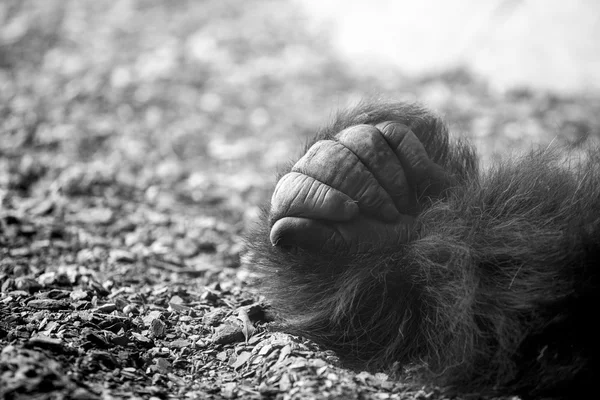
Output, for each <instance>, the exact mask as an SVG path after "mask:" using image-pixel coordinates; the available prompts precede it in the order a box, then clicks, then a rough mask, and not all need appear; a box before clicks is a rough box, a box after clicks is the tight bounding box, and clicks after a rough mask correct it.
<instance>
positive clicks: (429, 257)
mask: <svg viewBox="0 0 600 400" xmlns="http://www.w3.org/2000/svg"><path fill="white" fill-rule="evenodd" d="M598 154H600V152H599V151H598V149H591V150H590V151H589V152H588V153H587V155H586V156H585V157H583V158H580V159H579V161H578V162H573V163H564V162H563V160H564V159H565V157H566V156H567V154H564V151H563V152H561V151H559V150H549V149H545V150H542V151H537V152H531V153H530V154H527V155H525V156H522V157H520V158H514V159H509V160H505V161H504V162H503V163H502V164H499V165H496V166H494V167H493V168H491V169H490V170H489V171H486V172H483V173H482V172H480V171H479V168H478V160H477V156H476V154H475V150H474V149H473V148H472V147H471V146H470V145H469V144H468V143H465V142H463V141H460V140H456V139H451V138H450V137H449V135H448V132H447V129H446V127H445V125H444V124H443V122H442V121H441V119H440V118H438V117H437V116H435V115H434V114H432V113H431V112H429V111H428V110H426V109H424V108H421V107H419V106H415V105H410V104H402V103H364V104H361V105H359V106H358V107H357V108H355V109H352V110H349V111H346V112H342V113H340V114H339V115H338V117H337V118H336V119H335V120H334V121H333V123H332V124H331V125H330V126H328V127H326V128H324V129H323V130H321V131H319V132H318V133H317V135H316V137H315V139H314V140H313V141H312V142H311V143H309V145H308V146H307V148H306V152H305V155H304V156H303V157H302V158H300V160H298V162H296V163H295V164H294V165H293V167H291V169H290V170H288V171H286V173H285V174H284V175H283V176H282V177H281V179H280V181H279V183H278V184H277V187H276V188H275V191H274V193H273V196H272V199H271V202H270V204H268V205H267V206H266V207H265V213H264V216H263V219H262V220H261V223H260V224H259V225H258V226H257V227H256V229H255V230H254V231H253V232H251V233H250V234H249V237H248V239H249V240H248V247H249V251H250V252H249V255H250V259H251V261H252V264H253V265H254V266H255V267H256V268H257V269H258V270H259V271H260V272H261V273H262V275H263V286H262V293H264V294H265V296H266V297H267V298H268V299H269V301H270V303H271V304H272V306H273V307H274V308H275V310H277V311H278V312H279V315H280V316H281V319H282V322H284V324H285V329H286V330H288V331H290V332H293V333H297V334H301V335H304V336H306V337H309V338H311V339H313V340H315V341H317V342H318V343H320V344H321V345H323V346H324V347H326V348H330V349H333V350H335V351H336V352H337V354H338V355H339V356H340V358H341V359H342V360H343V361H344V362H345V363H346V365H348V366H349V367H353V368H357V369H360V370H362V369H365V368H366V369H370V370H374V371H377V370H382V369H383V370H385V371H389V369H390V368H392V367H394V366H400V367H410V369H411V377H410V379H413V380H415V381H416V382H417V383H418V384H422V383H434V384H437V385H444V386H446V385H449V386H452V387H454V388H455V389H456V390H458V391H464V392H466V393H480V394H481V393H492V394H503V395H513V394H518V395H520V396H522V397H524V398H561V399H569V398H578V397H585V396H588V394H589V393H591V392H592V391H594V390H595V388H596V386H597V383H596V379H597V376H598V372H599V371H600V365H599V362H600V345H599V343H600V340H599V339H598V337H600V333H599V332H597V329H596V328H594V326H595V325H593V324H592V322H593V320H594V315H595V313H596V312H597V311H596V310H598V309H600V156H598ZM403 379H406V377H403Z"/></svg>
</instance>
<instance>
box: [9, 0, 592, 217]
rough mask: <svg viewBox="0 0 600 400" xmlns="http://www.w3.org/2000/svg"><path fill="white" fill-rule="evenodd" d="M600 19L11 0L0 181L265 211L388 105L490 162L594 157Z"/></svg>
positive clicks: (359, 1) (539, 13)
mask: <svg viewBox="0 0 600 400" xmlns="http://www.w3.org/2000/svg"><path fill="white" fill-rule="evenodd" d="M599 18H600V5H599V3H597V2H595V1H593V0H572V1H569V2H564V1H562V2H561V1H544V0H483V1H479V2H471V1H466V0H457V1H452V2H448V1H443V0H422V1H391V0H389V1H387V0H370V1H366V0H320V1H319V0H306V1H299V0H244V1H242V0H204V1H193V0H187V1H184V0H182V1H176V2H173V1H167V0H118V1H114V0H1V1H0V155H1V156H2V157H1V160H0V167H1V168H0V184H2V185H3V186H4V185H8V186H9V187H24V188H25V189H27V190H29V189H30V188H35V187H36V186H35V185H36V184H41V187H42V188H43V187H46V186H48V185H51V184H52V182H55V181H56V180H58V181H60V182H63V181H64V182H67V183H68V182H71V181H74V182H75V181H76V182H82V181H86V179H87V181H97V180H100V181H102V180H103V179H104V180H106V179H108V181H110V182H112V183H111V184H118V183H119V182H120V183H122V184H126V185H129V186H131V187H135V188H139V189H141V190H144V191H146V193H148V196H150V197H152V196H155V197H156V198H157V199H158V200H157V201H158V202H159V204H163V203H164V204H165V206H168V205H169V204H171V202H172V201H174V200H173V198H177V199H181V198H183V199H187V200H188V201H189V202H190V203H193V204H205V205H207V207H211V206H212V205H215V204H221V202H224V201H225V202H228V204H230V205H231V204H235V205H237V208H238V209H248V207H249V204H257V203H258V202H260V201H261V200H262V199H263V198H264V197H265V196H266V194H265V193H267V192H268V189H266V188H268V187H269V186H270V185H271V184H272V182H273V180H274V177H273V172H272V171H273V170H274V168H276V167H277V166H278V165H281V164H282V163H286V162H288V161H289V160H292V159H293V158H294V157H296V156H297V155H298V154H299V152H300V150H301V146H302V144H303V143H304V142H305V140H306V138H307V137H309V136H311V135H312V134H313V133H314V132H315V130H316V129H317V128H318V127H319V126H321V125H323V124H324V123H326V122H327V121H329V120H330V119H331V116H332V115H333V113H334V112H335V110H336V109H339V108H343V107H346V106H348V105H351V104H353V103H356V102H357V101H358V100H359V99H361V98H365V97H373V96H377V97H382V98H389V99H396V100H404V101H420V102H423V103H424V104H426V105H428V106H429V107H431V108H433V109H434V110H436V111H438V112H439V113H440V114H442V115H443V116H445V118H446V119H447V120H448V122H449V124H450V126H451V129H452V130H453V132H454V133H455V134H461V135H466V136H469V137H470V138H471V139H472V140H473V141H474V142H475V144H476V145H477V146H478V147H479V149H480V152H481V155H482V160H483V162H484V163H488V162H489V161H491V160H493V159H494V158H497V157H499V155H500V154H503V153H506V152H510V151H523V150H527V149H529V148H531V147H532V146H534V145H536V144H542V145H545V144H548V143H550V142H553V141H555V142H556V141H557V142H560V143H565V144H567V145H568V146H572V147H576V146H580V145H581V144H582V143H586V142H587V141H588V140H592V139H593V138H595V137H597V135H598V134H599V131H600V119H599V118H600V117H599V115H600V102H599V96H598V93H599V92H598V89H599V85H600V79H599V74H600V64H599V63H600V51H599V50H600V41H599V40H598V38H599V37H600V27H599V25H600V24H599V21H600V20H599ZM15 171H16V172H15ZM44 182H45V183H44ZM64 182H63V183H61V184H65V183H64ZM115 182H116V183H115ZM150 189H151V190H150ZM161 196H162V197H161ZM153 198H154V197H153ZM161 202H162V203H161Z"/></svg>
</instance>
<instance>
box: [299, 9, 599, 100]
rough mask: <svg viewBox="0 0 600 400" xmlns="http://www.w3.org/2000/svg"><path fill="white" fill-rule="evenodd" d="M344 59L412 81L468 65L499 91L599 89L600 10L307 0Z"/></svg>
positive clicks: (369, 71) (313, 16)
mask: <svg viewBox="0 0 600 400" xmlns="http://www.w3.org/2000/svg"><path fill="white" fill-rule="evenodd" d="M297 3H298V4H299V5H302V6H303V8H304V9H305V10H307V12H308V14H309V15H310V17H311V19H314V20H315V21H317V23H318V24H326V25H330V26H331V40H332V42H333V43H334V46H335V49H336V50H337V51H338V52H339V54H341V55H343V56H344V57H347V58H348V59H349V60H354V62H352V63H353V64H356V63H361V64H363V65H361V69H360V70H362V71H365V72H367V73H372V70H371V69H369V68H368V64H369V63H371V62H373V61H377V62H379V63H381V64H382V65H384V66H385V67H387V68H394V67H395V68H397V69H400V70H402V71H404V72H406V73H409V74H411V75H413V76H419V75H420V74H423V73H433V72H439V71H443V70H445V69H448V68H457V67H465V68H468V69H469V70H471V71H473V72H474V73H476V74H479V75H481V76H483V77H485V78H486V79H488V80H489V81H490V83H491V84H492V85H493V86H494V87H495V88H497V89H500V90H507V89H511V88H514V87H516V86H528V87H532V88H538V89H547V90H555V91H562V92H571V93H573V92H590V91H597V90H598V89H600V40H598V38H600V4H598V2H596V1H593V0H573V1H568V2H565V1H557V0H483V1H477V2H473V1H468V0H453V1H443V0H422V1H393V0H378V1H365V0H321V1H319V0H304V1H297Z"/></svg>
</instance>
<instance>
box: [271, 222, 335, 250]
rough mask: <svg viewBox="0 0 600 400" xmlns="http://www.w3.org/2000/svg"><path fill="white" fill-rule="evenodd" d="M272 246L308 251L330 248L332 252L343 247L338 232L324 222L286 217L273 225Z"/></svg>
mask: <svg viewBox="0 0 600 400" xmlns="http://www.w3.org/2000/svg"><path fill="white" fill-rule="evenodd" d="M270 239H271V244H273V246H279V247H299V248H302V249H305V250H308V251H322V250H323V249H326V248H330V249H331V251H332V252H334V251H337V250H339V249H341V248H342V247H343V242H342V241H341V238H338V237H337V233H336V231H335V230H334V229H333V228H332V227H331V226H330V225H328V224H326V223H325V222H322V221H318V220H314V219H307V218H297V217H285V218H282V219H280V220H278V221H277V222H275V224H273V227H272V228H271V234H270Z"/></svg>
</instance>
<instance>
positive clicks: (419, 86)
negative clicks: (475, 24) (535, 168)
mask: <svg viewBox="0 0 600 400" xmlns="http://www.w3.org/2000/svg"><path fill="white" fill-rule="evenodd" d="M376 94H377V95H381V96H384V97H387V98H394V99H402V100H419V101H422V102H424V103H426V104H428V105H429V106H431V107H433V108H435V109H437V110H438V111H440V112H441V113H443V114H445V115H446V117H447V119H448V120H449V122H450V124H451V126H452V128H453V130H454V131H455V132H459V133H463V134H466V135H469V136H471V137H472V138H473V140H474V141H475V142H476V143H477V144H478V145H479V146H480V149H481V150H482V154H483V156H484V161H489V160H491V159H493V158H494V157H495V156H496V154H497V153H498V152H502V151H505V150H507V149H519V148H528V147H527V146H530V144H531V143H542V144H544V143H548V142H550V141H552V140H559V141H563V142H565V143H566V144H567V145H569V146H578V145H580V144H582V143H585V142H586V141H587V140H588V139H589V137H591V136H594V135H598V134H599V132H600V116H599V115H600V113H599V112H598V111H599V110H600V100H599V98H595V97H592V96H587V97H561V96H556V95H549V94H544V93H537V92H532V91H529V90H527V89H526V88H524V89H523V90H518V91H513V92H511V93H505V94H498V93H493V92H491V91H490V90H488V88H487V86H486V84H485V82H480V81H478V80H477V79H476V78H473V77H472V76H470V75H469V74H468V73H466V72H463V71H449V72H448V73H444V74H440V75H436V76H431V77H427V78H423V79H420V80H419V81H415V80H414V79H413V80H410V79H406V78H405V77H403V76H402V75H400V74H398V73H396V72H393V71H382V72H381V73H380V74H374V75H371V76H368V75H360V76H359V75H357V72H356V71H355V72H350V69H349V68H347V66H346V65H345V63H344V61H343V60H341V59H339V58H338V57H337V56H336V53H335V51H334V49H332V48H331V47H330V45H329V42H328V41H327V29H326V27H319V26H315V25H314V24H310V23H309V22H308V21H306V20H305V19H304V18H303V17H302V13H301V11H300V10H298V9H297V8H295V6H294V3H291V2H289V1H276V0H271V1H269V0H263V1H258V0H245V1H241V0H206V1H191V0H190V1H177V2H169V1H166V0H139V1H137V0H130V1H118V2H113V1H108V0H100V1H79V0H70V1H66V0H65V1H63V0H38V1H31V0H25V1H23V0H5V1H2V2H0V347H1V351H0V398H6V399H29V398H34V399H121V398H128V399H130V398H150V399H174V398H178V399H179V398H184V399H185V398H190V399H194V398H208V399H211V398H215V399H217V398H249V399H256V398H276V399H301V398H306V399H308V398H317V399H324V398H362V399H408V398H411V399H413V398H416V399H441V398H447V397H451V394H449V393H446V392H444V391H443V390H441V389H434V388H409V387H408V386H406V385H404V384H403V383H402V382H398V381H394V380H391V379H389V377H388V376H387V375H386V374H384V373H378V374H370V373H367V372H360V371H349V370H345V369H343V368H342V367H340V366H339V365H338V364H337V359H336V357H335V354H333V353H331V352H328V351H326V349H319V348H318V347H317V346H316V345H314V344H313V343H311V342H308V341H306V340H305V339H303V338H299V337H293V336H290V335H287V334H285V333H282V332H278V331H276V330H274V329H270V326H272V325H273V324H272V323H271V322H270V321H272V318H273V312H272V310H270V309H269V307H268V304H267V302H265V300H264V299H263V298H261V295H260V293H259V292H258V291H257V289H256V284H255V282H256V276H255V274H254V273H253V272H252V269H251V266H249V265H245V264H244V262H243V260H244V257H243V255H244V242H243V237H244V233H245V231H246V230H247V228H248V227H249V226H250V224H252V223H253V221H255V220H256V217H257V214H258V210H259V206H260V204H261V203H262V202H263V201H264V200H265V199H266V198H267V197H268V195H269V190H270V188H271V186H272V184H273V183H274V170H275V168H276V166H277V165H279V164H281V163H285V162H286V161H287V160H289V159H291V158H292V157H294V156H296V155H298V151H299V150H300V147H301V144H302V143H303V141H304V140H305V138H306V137H307V136H308V135H310V134H311V133H312V132H314V130H315V129H316V128H317V127H318V126H319V124H323V123H325V122H326V121H327V120H328V119H329V118H330V115H331V113H332V110H334V109H335V108H337V107H342V106H345V105H347V104H350V103H352V102H353V101H356V100H357V99H359V98H361V97H364V96H372V95H376Z"/></svg>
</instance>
